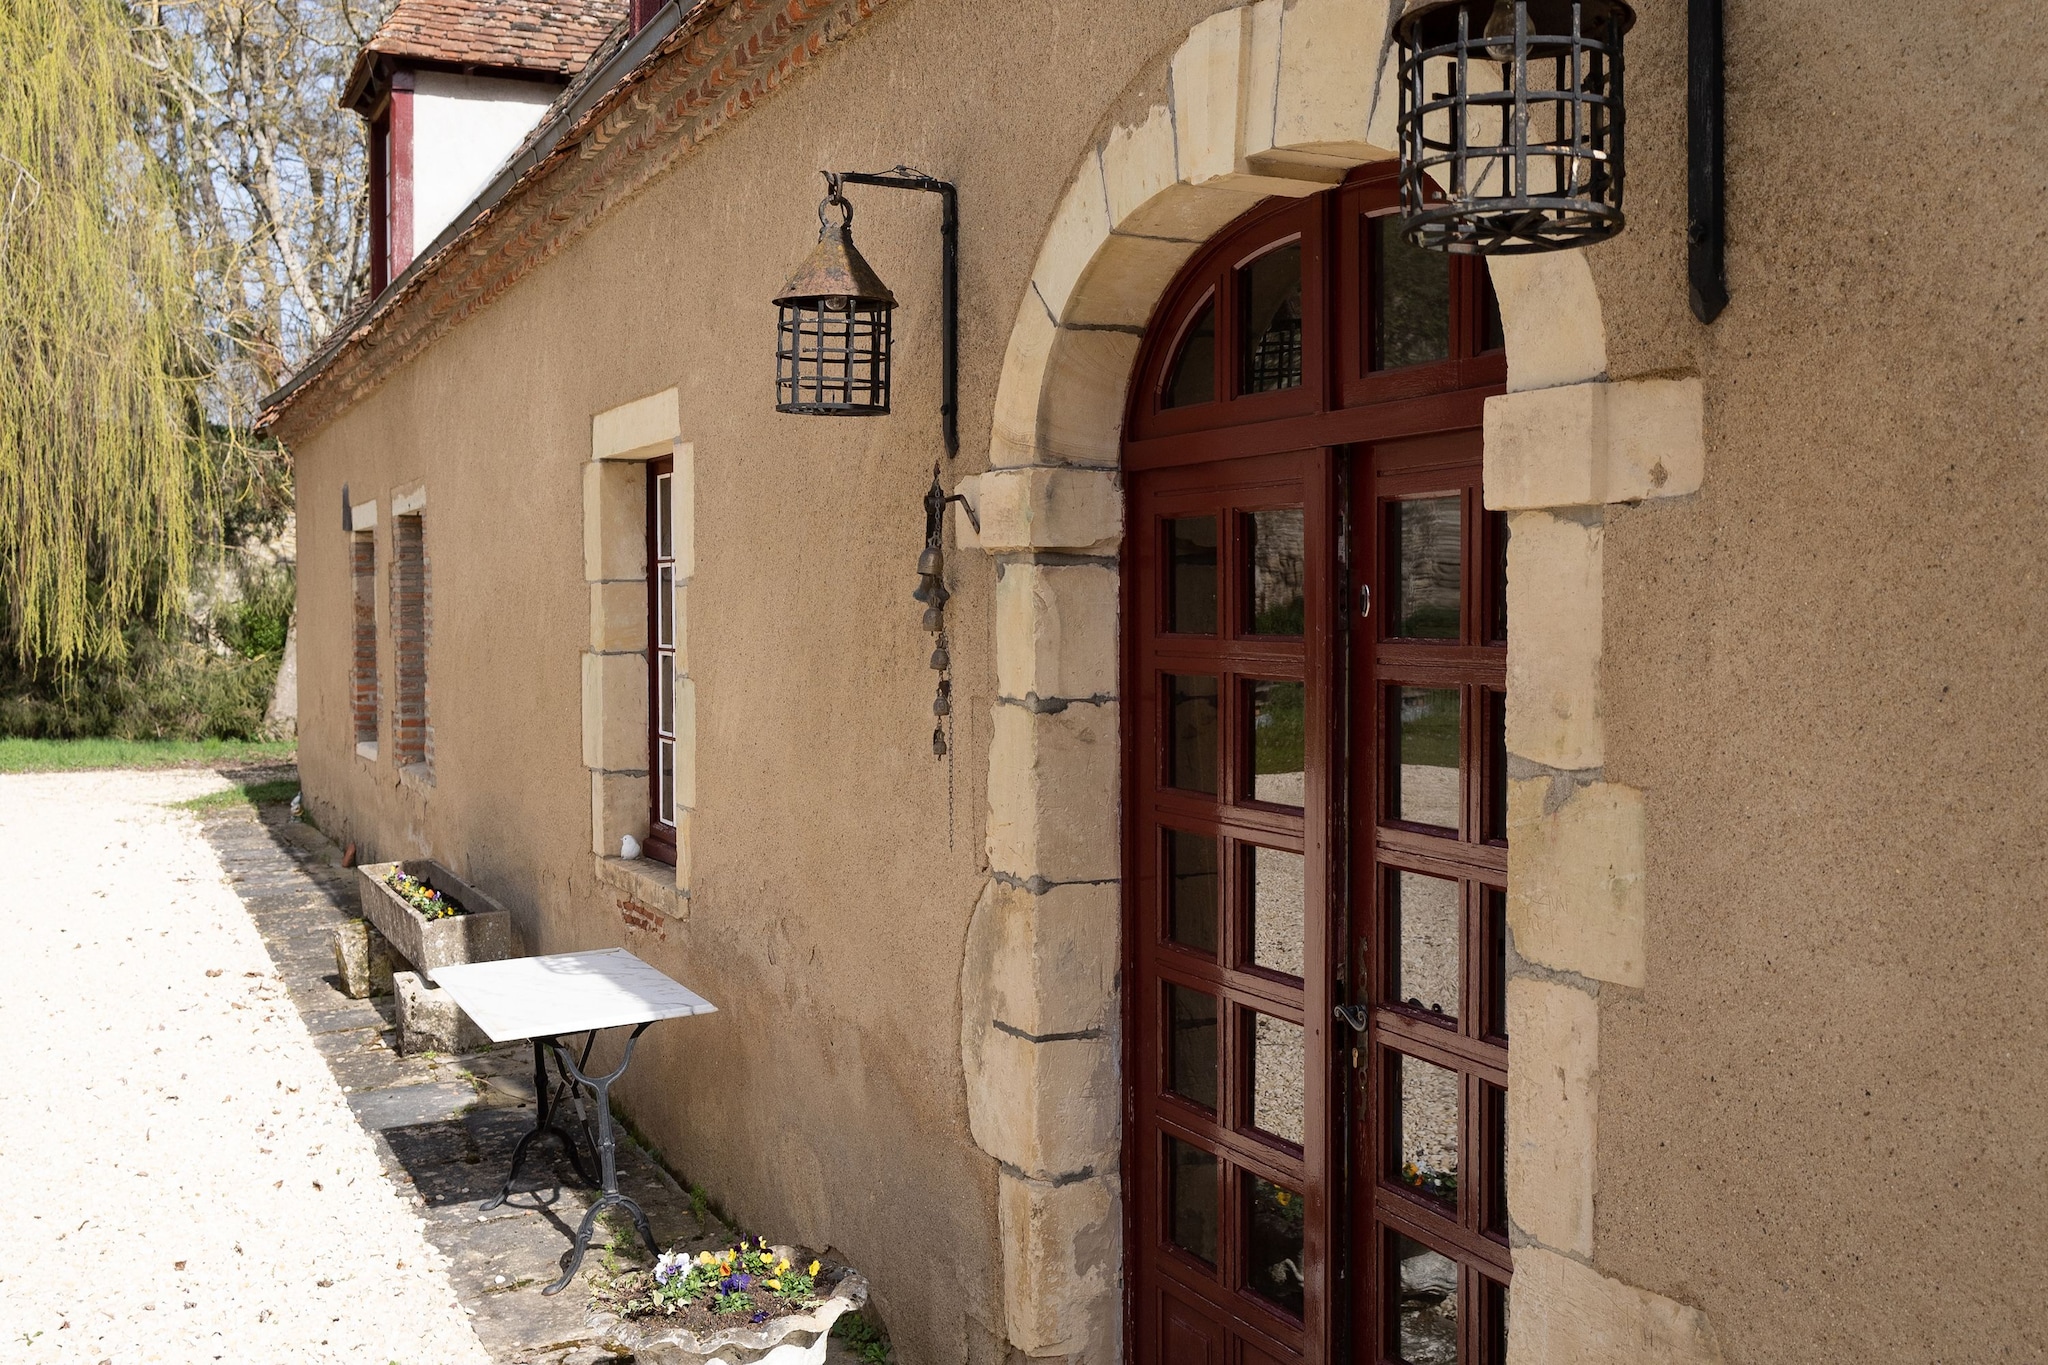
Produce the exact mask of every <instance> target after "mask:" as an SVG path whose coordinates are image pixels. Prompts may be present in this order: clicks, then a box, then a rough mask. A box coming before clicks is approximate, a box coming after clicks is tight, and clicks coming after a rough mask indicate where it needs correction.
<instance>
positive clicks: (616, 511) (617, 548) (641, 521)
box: [583, 460, 647, 583]
mask: <svg viewBox="0 0 2048 1365" xmlns="http://www.w3.org/2000/svg"><path fill="white" fill-rule="evenodd" d="M583 577H584V580H585V581H586V582H590V583H604V582H610V581H612V580H615V579H637V580H640V581H643V582H644V581H645V580H646V578H647V470H646V468H645V466H643V465H639V464H634V463H631V462H629V461H625V460H593V461H592V462H591V463H589V464H587V465H585V466H583Z"/></svg>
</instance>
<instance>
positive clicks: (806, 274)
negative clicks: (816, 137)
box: [775, 177, 896, 417]
mask: <svg viewBox="0 0 2048 1365" xmlns="http://www.w3.org/2000/svg"><path fill="white" fill-rule="evenodd" d="M829 184H830V186H831V191H830V193H828V194H827V195H826V196H825V200H824V202H823V203H821V204H819V205H818V225H819V227H818V245H817V246H816V247H815V248H813V249H812V251H811V254H810V256H809V257H808V258H807V259H806V260H805V261H804V263H803V265H802V266H800V267H799V268H798V269H797V272H796V274H795V275H793V276H791V277H790V281H789V283H788V284H787V285H785V286H783V290H782V293H781V295H780V296H779V297H777V298H776V300H775V302H776V305H777V306H778V307H779V308H780V309H781V320H780V322H779V323H778V325H777V332H776V347H775V410H776V411H777V412H799V413H805V414H808V415H810V416H814V417H879V416H882V415H884V414H886V413H887V412H888V411H889V315H890V314H891V313H892V312H894V311H895V309H896V296H895V294H893V293H891V292H890V290H889V286H888V285H886V284H883V283H882V281H881V278H880V277H879V276H877V275H876V274H875V271H874V268H873V267H872V266H870V265H869V264H868V263H867V261H866V260H864V259H862V257H861V254H860V252H859V251H857V250H855V249H854V245H853V205H852V204H849V203H848V202H847V201H846V198H845V196H844V195H842V194H841V193H840V192H839V181H838V179H837V177H830V178H829ZM834 210H836V211H837V213H838V217H837V219H836V221H835V220H834V218H833V217H832V214H833V211H834Z"/></svg>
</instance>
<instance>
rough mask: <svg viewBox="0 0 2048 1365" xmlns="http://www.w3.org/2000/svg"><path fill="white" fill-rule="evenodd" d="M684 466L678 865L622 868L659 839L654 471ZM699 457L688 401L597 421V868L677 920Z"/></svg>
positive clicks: (591, 485)
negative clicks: (656, 465) (652, 837)
mask: <svg viewBox="0 0 2048 1365" xmlns="http://www.w3.org/2000/svg"><path fill="white" fill-rule="evenodd" d="M663 455H673V456H674V457H675V472H674V474H673V476H672V477H671V480H670V483H669V496H670V498H671V500H672V506H671V515H672V517H673V522H674V536H675V552H676V605H675V613H676V668H677V677H676V865H675V866H674V867H670V866H668V865H667V864H666V863H660V862H656V861H655V860H653V859H651V858H645V857H641V858H631V859H628V858H622V857H620V856H619V850H620V847H621V843H622V841H623V839H624V838H625V837H626V836H627V835H631V836H632V837H633V838H634V840H635V841H642V840H645V839H646V838H647V821H648V812H649V800H648V780H649V778H648V771H647V752H648V745H647V717H648V699H647V675H648V670H647V648H648V620H647V600H648V598H647V591H648V590H647V469H646V466H647V462H648V461H649V460H653V459H658V458H659V457H661V456H663ZM695 511H696V452H695V449H694V447H692V446H691V445H690V444H689V443H688V442H686V441H684V440H683V439H682V409H681V398H680V395H679V394H678V392H677V390H675V389H673V388H670V389H664V390H662V391H661V392H660V393H655V394H649V395H648V396H646V397H645V398H639V399H635V400H634V401H633V402H630V403H626V404H622V405H621V406H619V407H616V408H611V409H608V410H606V411H604V412H601V413H598V414H596V415H595V416H594V417H592V418H591V422H590V462H589V463H588V464H586V465H584V466H583V577H584V581H585V582H586V583H587V584H588V585H589V588H590V638H589V641H588V648H587V649H586V650H585V651H584V653H583V764H584V767H585V768H586V769H587V770H588V772H589V774H590V826H591V829H590V838H591V856H592V868H593V871H594V872H595V875H596V877H597V879H598V881H599V882H600V883H602V884H603V885H605V886H608V887H610V888H612V889H613V890H615V891H618V892H620V893H622V894H623V895H625V896H626V897H627V898H628V899H630V900H632V901H636V902H638V903H639V904H641V905H644V906H648V907H651V908H652V909H655V910H658V911H660V912H661V913H663V914H666V915H668V916H670V917H671V918H674V919H683V918H686V917H687V916H688V914H689V910H690V850H691V820H690V815H691V811H692V809H693V808H694V807H695V806H696V804H697V781H696V773H697V764H696V734H697V725H696V717H697V689H696V684H695V682H694V681H693V680H692V679H691V676H690V663H689V629H688V623H689V618H688V613H687V604H688V602H689V583H690V579H691V577H692V575H693V573H694V572H695V568H696V562H697V553H696V520H695Z"/></svg>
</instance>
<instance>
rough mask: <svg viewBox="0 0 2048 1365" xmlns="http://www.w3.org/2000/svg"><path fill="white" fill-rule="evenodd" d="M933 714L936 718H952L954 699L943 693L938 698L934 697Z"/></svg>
mask: <svg viewBox="0 0 2048 1365" xmlns="http://www.w3.org/2000/svg"><path fill="white" fill-rule="evenodd" d="M932 714H933V715H935V716H950V715H952V714H953V699H952V698H951V697H949V696H947V695H946V694H945V693H943V692H941V693H939V695H938V696H936V697H933V698H932Z"/></svg>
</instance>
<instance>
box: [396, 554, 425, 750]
mask: <svg viewBox="0 0 2048 1365" xmlns="http://www.w3.org/2000/svg"><path fill="white" fill-rule="evenodd" d="M433 628H434V618H433V602H432V600H431V597H430V595H429V591H428V580H427V542H426V518H425V517H422V516H419V515H417V514H409V515H406V516H402V517H393V518H392V519H391V662H392V671H393V673H394V674H395V676H396V679H397V683H398V687H397V693H398V695H397V696H396V697H395V698H394V699H393V701H392V706H391V751H392V754H393V756H394V758H395V759H396V760H397V763H398V766H399V767H401V768H405V767H410V766H411V765H413V764H415V763H424V764H426V765H427V768H428V771H430V772H431V771H432V770H433V763H434V727H433V726H432V725H430V724H428V722H427V644H428V641H429V640H430V639H431V637H432V633H433Z"/></svg>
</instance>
